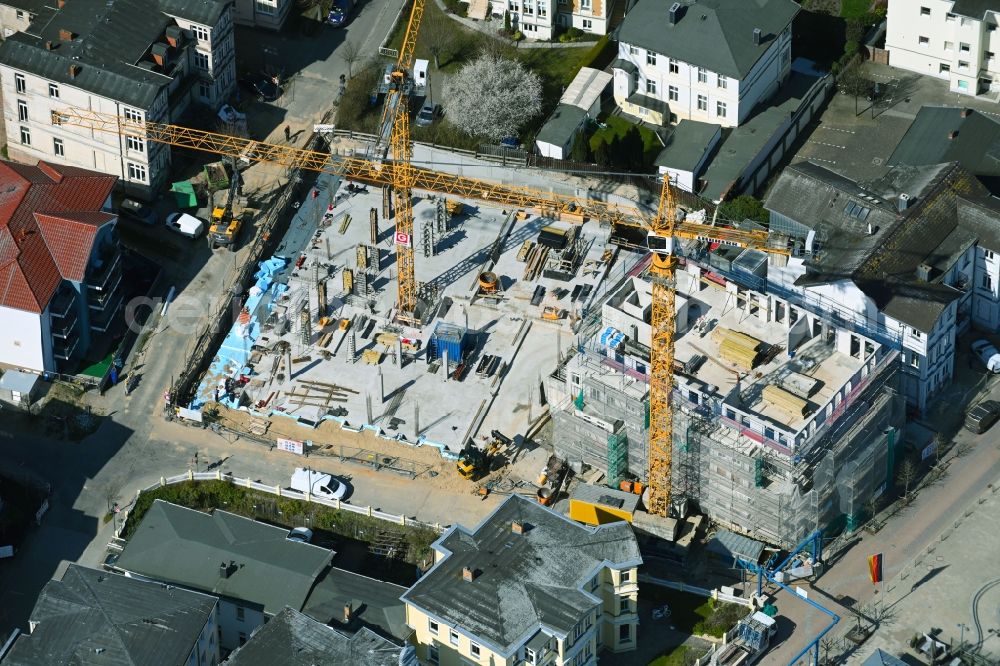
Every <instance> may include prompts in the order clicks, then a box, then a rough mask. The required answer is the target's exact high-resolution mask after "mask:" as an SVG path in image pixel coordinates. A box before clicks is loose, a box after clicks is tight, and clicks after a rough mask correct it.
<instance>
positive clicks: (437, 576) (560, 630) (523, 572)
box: [403, 495, 642, 656]
mask: <svg viewBox="0 0 1000 666" xmlns="http://www.w3.org/2000/svg"><path fill="white" fill-rule="evenodd" d="M514 521H519V522H521V523H522V524H523V525H524V527H525V529H524V533H523V534H515V533H514V532H513V531H512V530H511V524H512V523H513V522H514ZM434 547H435V548H436V549H437V550H438V551H439V552H440V553H442V554H443V555H444V557H443V558H442V559H440V560H438V562H437V563H436V564H435V565H434V567H433V568H432V569H431V570H430V571H428V572H427V573H426V574H425V575H424V576H423V578H421V579H420V580H418V581H417V582H416V583H415V584H414V585H413V587H411V588H410V589H409V590H407V591H406V593H405V594H404V595H403V601H405V602H407V603H409V604H412V605H414V606H415V607H417V608H419V609H421V610H422V611H424V612H425V613H427V614H428V615H430V616H431V617H435V618H438V619H439V620H440V621H441V622H443V623H445V624H448V625H450V626H455V627H458V628H459V630H460V631H462V632H464V633H466V634H468V635H470V636H473V637H475V640H477V641H478V642H481V643H484V644H486V645H488V646H490V648H491V649H493V650H494V651H496V652H499V653H500V654H502V655H505V656H506V655H509V654H511V653H512V652H513V651H514V650H515V649H516V648H517V647H519V646H520V644H521V643H522V642H523V641H526V640H528V639H529V638H531V637H532V636H533V635H534V634H535V632H537V631H538V629H539V628H540V627H541V626H545V627H547V628H549V630H551V631H552V632H553V633H555V634H557V635H565V634H568V633H569V632H570V631H572V630H573V627H574V626H575V625H576V623H577V622H578V621H579V620H580V618H581V617H583V615H584V614H585V613H588V612H593V609H594V608H595V607H597V606H598V605H599V604H600V603H601V602H600V599H599V598H598V597H595V596H594V595H592V594H590V593H588V592H585V591H584V589H583V588H584V585H586V584H587V583H588V582H589V581H590V579H591V578H592V577H593V576H594V575H595V574H596V573H597V572H598V571H600V570H601V569H602V568H603V567H605V566H609V565H610V566H612V567H615V568H630V567H634V566H638V565H639V564H640V563H641V562H642V557H641V556H640V554H639V546H638V544H637V542H636V539H635V534H634V533H633V532H632V528H631V526H630V525H629V524H628V523H626V522H617V523H611V524H608V525H602V526H600V527H587V526H583V525H580V524H578V523H575V522H573V521H571V520H569V519H568V518H566V517H565V516H562V515H560V514H558V513H556V512H554V511H552V510H551V509H548V508H546V507H543V506H541V505H539V504H538V503H537V502H534V501H531V500H528V499H525V498H522V497H519V496H517V495H513V496H511V497H509V498H507V500H506V501H504V503H503V504H501V505H500V506H499V507H497V509H496V510H495V511H494V512H493V513H492V514H491V515H489V516H488V517H487V518H485V519H484V520H483V522H482V523H480V524H479V525H478V526H477V527H476V528H475V529H472V530H469V529H467V528H464V527H461V526H457V527H453V528H452V529H450V530H448V531H447V532H446V533H445V534H444V535H443V536H442V537H441V538H440V539H438V540H437V541H436V542H435V543H434ZM463 567H469V568H471V569H473V570H474V571H475V572H476V574H475V578H474V579H473V580H472V581H465V580H463V578H462V569H463Z"/></svg>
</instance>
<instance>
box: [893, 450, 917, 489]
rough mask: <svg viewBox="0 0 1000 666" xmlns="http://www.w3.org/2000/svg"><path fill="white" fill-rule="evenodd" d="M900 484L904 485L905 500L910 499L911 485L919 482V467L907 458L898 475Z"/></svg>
mask: <svg viewBox="0 0 1000 666" xmlns="http://www.w3.org/2000/svg"><path fill="white" fill-rule="evenodd" d="M897 478H898V479H899V482H900V483H901V484H903V499H909V498H910V484H911V483H913V482H914V481H916V480H917V466H916V464H915V463H914V462H913V461H912V460H910V459H909V458H907V459H906V460H904V461H903V462H902V464H900V466H899V473H898V474H897Z"/></svg>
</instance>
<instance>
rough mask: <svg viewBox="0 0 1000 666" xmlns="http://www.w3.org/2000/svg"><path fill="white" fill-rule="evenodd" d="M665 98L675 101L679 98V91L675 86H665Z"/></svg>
mask: <svg viewBox="0 0 1000 666" xmlns="http://www.w3.org/2000/svg"><path fill="white" fill-rule="evenodd" d="M667 99H669V100H670V101H671V102H676V101H677V100H678V99H680V91H679V90H677V86H667Z"/></svg>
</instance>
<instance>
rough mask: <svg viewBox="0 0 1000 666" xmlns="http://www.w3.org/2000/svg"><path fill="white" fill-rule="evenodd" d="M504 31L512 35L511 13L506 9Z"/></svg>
mask: <svg viewBox="0 0 1000 666" xmlns="http://www.w3.org/2000/svg"><path fill="white" fill-rule="evenodd" d="M503 31H504V32H505V33H507V34H508V35H509V34H510V12H509V11H507V10H506V9H505V10H504V12H503Z"/></svg>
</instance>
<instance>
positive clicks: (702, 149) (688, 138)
mask: <svg viewBox="0 0 1000 666" xmlns="http://www.w3.org/2000/svg"><path fill="white" fill-rule="evenodd" d="M721 131H722V126H721V125H715V124H712V123H702V122H698V121H697V120H687V119H685V120H682V121H680V122H679V123H677V127H675V128H674V131H673V132H672V133H671V134H670V137H669V138H668V139H667V145H666V147H665V148H664V149H663V150H661V151H660V154H659V155H657V156H656V162H655V164H656V166H663V167H670V168H672V169H679V170H681V171H694V169H695V167H697V166H698V163H699V162H701V160H702V158H703V157H704V156H705V153H706V152H707V151H708V145H709V143H711V141H712V139H713V138H714V137H715V135H716V134H719V133H720V132H721ZM713 150H714V148H713Z"/></svg>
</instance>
